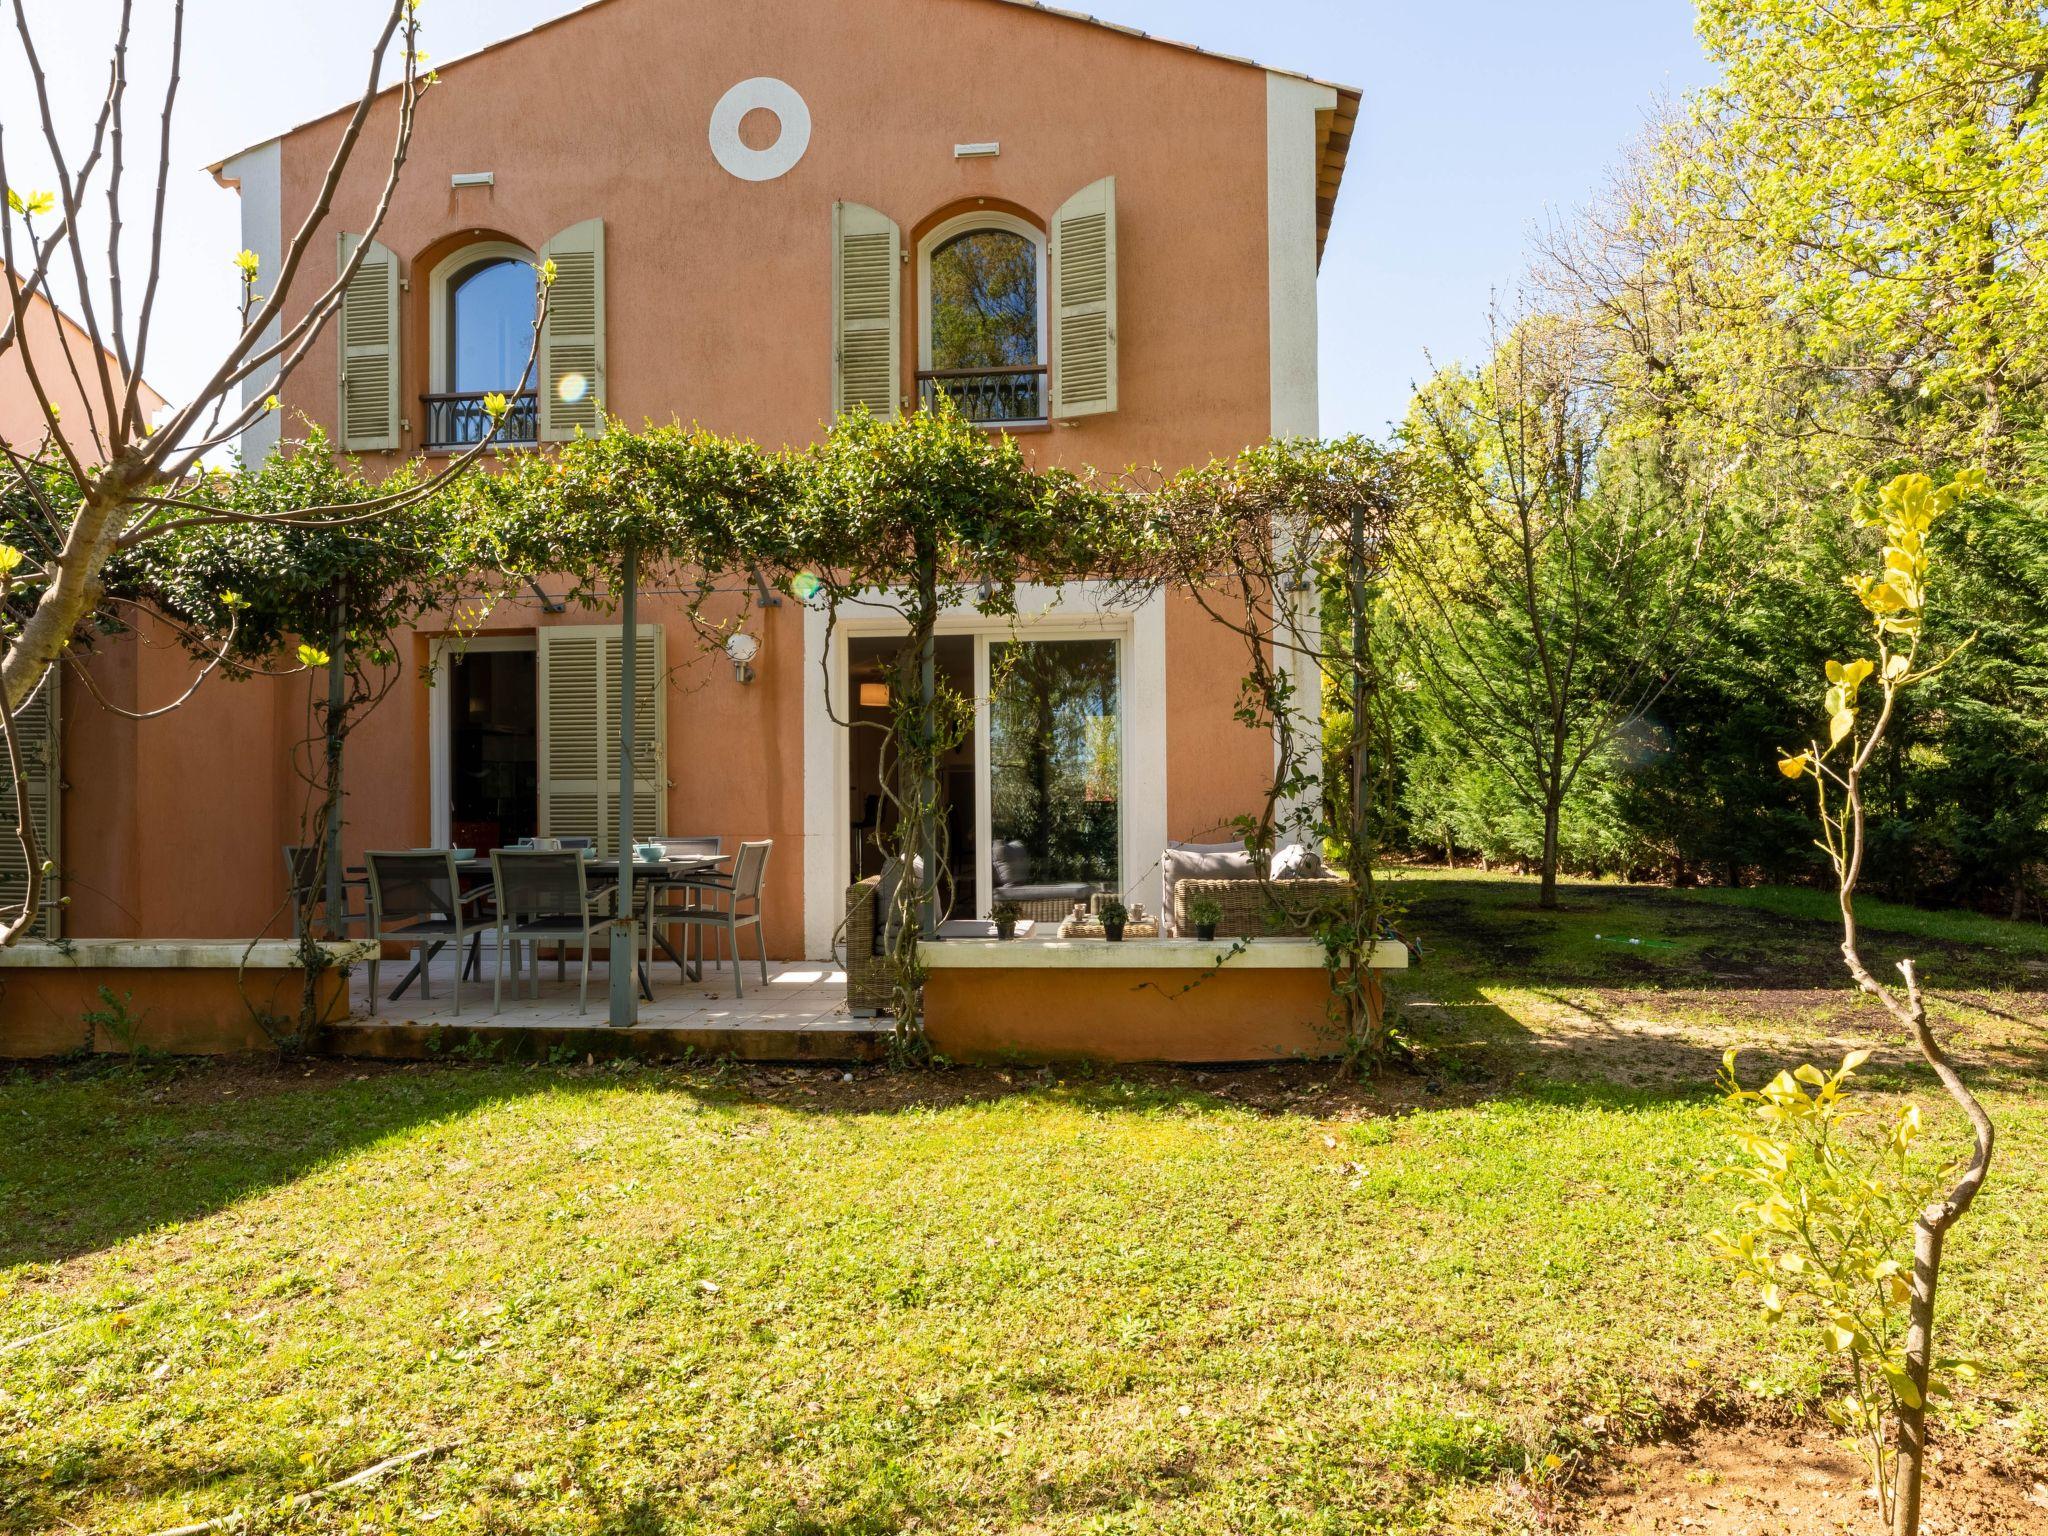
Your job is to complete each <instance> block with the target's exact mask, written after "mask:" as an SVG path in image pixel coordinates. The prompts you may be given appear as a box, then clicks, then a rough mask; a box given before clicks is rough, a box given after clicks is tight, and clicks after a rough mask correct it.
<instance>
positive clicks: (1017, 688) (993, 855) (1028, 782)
mask: <svg viewBox="0 0 2048 1536" xmlns="http://www.w3.org/2000/svg"><path fill="white" fill-rule="evenodd" d="M984 643H985V645H986V648H987V649H986V662H985V664H986V667H987V671H986V673H985V676H986V678H987V688H986V690H985V692H984V694H983V697H985V698H986V699H987V700H988V711H987V736H986V743H987V746H986V751H985V754H984V759H983V767H984V775H985V776H984V779H983V782H984V784H985V785H986V790H985V798H986V803H987V805H988V822H987V841H986V843H985V845H984V846H985V848H986V853H985V854H984V857H983V859H982V861H981V863H982V866H983V872H984V875H985V878H986V879H987V880H988V885H987V886H985V887H984V889H983V892H982V899H983V908H982V909H983V911H986V910H987V909H988V905H989V904H990V903H991V902H992V901H998V900H1012V901H1015V902H1017V904H1019V905H1020V906H1023V907H1024V908H1025V910H1026V913H1027V915H1030V916H1034V917H1040V918H1046V919H1050V918H1052V917H1055V916H1056V915H1057V912H1058V911H1059V910H1062V909H1064V908H1066V907H1070V906H1071V905H1072V904H1073V903H1074V902H1076V901H1086V900H1087V899H1088V898H1089V897H1090V896H1091V895H1093V894H1094V893H1095V892H1097V891H1117V890H1120V889H1121V888H1122V885H1123V874H1122V870H1123V862H1122V861H1123V832H1122V799H1123V700H1122V668H1121V664H1120V657H1119V654H1118V651H1119V647H1118V643H1117V641H1115V640H1113V639H1106V638H1087V639H1071V640H1011V639H1007V638H997V637H988V638H987V639H986V640H985V642H984Z"/></svg>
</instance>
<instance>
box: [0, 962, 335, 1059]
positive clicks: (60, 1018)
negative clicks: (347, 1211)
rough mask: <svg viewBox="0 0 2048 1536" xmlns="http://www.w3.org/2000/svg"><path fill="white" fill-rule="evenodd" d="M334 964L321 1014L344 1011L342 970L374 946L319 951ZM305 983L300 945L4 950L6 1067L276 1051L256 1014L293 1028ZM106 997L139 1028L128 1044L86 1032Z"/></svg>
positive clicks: (1, 1005) (323, 982) (0, 1003)
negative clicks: (126, 1055)
mask: <svg viewBox="0 0 2048 1536" xmlns="http://www.w3.org/2000/svg"><path fill="white" fill-rule="evenodd" d="M322 948H324V949H325V950H326V951H327V953H328V954H329V955H330V956H332V957H333V959H334V961H335V964H334V965H333V966H331V967H330V968H329V969H328V970H327V971H325V972H324V973H323V974H322V975H321V976H320V978H319V991H318V994H317V995H318V998H319V1003H320V1007H321V1011H322V1013H323V1014H325V1015H327V1016H329V1017H335V1016H340V1015H342V1014H345V1013H346V1011H347V1002H348V993H347V988H348V980H347V973H346V971H345V970H344V969H343V967H344V966H346V965H347V964H348V963H350V962H351V961H355V960H360V959H362V958H364V957H365V956H366V955H367V954H368V952H369V946H368V945H366V944H364V943H362V942H360V941H354V942H349V943H341V944H326V945H323V946H322ZM301 985H302V978H301V975H300V970H299V958H298V945H297V944H295V943H293V942H291V941H290V940H285V939H266V940H263V941H261V942H259V943H257V944H255V945H253V946H251V945H249V944H246V943H241V942H229V943H203V942H198V943H196V942H193V941H191V940H183V939H168V940H152V939H70V940H61V941H58V942H56V943H47V944H44V943H25V944H17V945H16V946H14V947H13V948H12V949H0V1058H23V1057H37V1056H64V1055H69V1054H72V1053H73V1052H82V1051H99V1052H106V1053H116V1054H118V1053H122V1052H127V1051H130V1050H133V1049H137V1048H140V1049H145V1050H150V1051H161V1052H164V1053H165V1054H168V1055H175V1056H198V1055H215V1054H220V1053H225V1052H231V1051H257V1050H267V1049H269V1048H271V1045H272V1042H271V1040H270V1038H269V1037H268V1036H267V1035H265V1034H264V1032H263V1029H262V1027H261V1026H260V1025H258V1024H257V1022H256V1018H255V1014H254V1012H253V1011H252V1010H256V1009H262V1010H265V1011H267V1012H270V1013H273V1014H278V1015H281V1016H283V1017H285V1018H288V1019H289V1018H295V1017H296V1016H297V1014H298V1011H299V1004H300V995H301ZM102 987H105V988H106V989H107V990H108V991H110V992H112V993H113V995H114V997H115V998H116V999H118V1000H121V1001H122V1002H123V1003H124V1005H125V1007H126V1009H127V1011H128V1014H129V1016H130V1017H131V1018H133V1019H134V1020H136V1028H135V1030H134V1038H133V1039H131V1040H122V1039H119V1038H117V1037H116V1036H115V1034H114V1032H113V1031H111V1030H109V1029H106V1028H104V1027H101V1028H95V1027H93V1026H92V1025H90V1024H88V1023H87V1022H86V1018H85V1016H86V1014H87V1013H88V1012H103V1011H105V1010H106V1009H107V1003H106V1000H105V999H104V998H103V997H102V996H101V994H100V989H101V988H102Z"/></svg>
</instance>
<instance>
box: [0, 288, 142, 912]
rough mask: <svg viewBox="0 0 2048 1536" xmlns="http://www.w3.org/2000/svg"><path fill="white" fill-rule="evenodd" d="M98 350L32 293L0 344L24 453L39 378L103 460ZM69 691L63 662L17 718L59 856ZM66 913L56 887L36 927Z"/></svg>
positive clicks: (8, 434) (2, 408) (34, 428)
mask: <svg viewBox="0 0 2048 1536" xmlns="http://www.w3.org/2000/svg"><path fill="white" fill-rule="evenodd" d="M12 292H13V289H12V286H11V285H10V284H9V283H8V282H7V281H6V278H5V272H4V269H0V296H10V297H6V298H5V299H4V302H0V329H4V328H5V326H6V323H7V320H8V319H9V318H11V314H12V309H13V302H12V298H11V294H12ZM96 350H97V349H96V348H95V347H94V345H93V341H92V337H91V336H90V334H88V333H87V331H86V329H85V327H84V326H82V325H80V324H79V323H78V322H77V321H76V320H74V319H72V318H71V317H70V316H69V315H67V314H65V313H64V311H63V310H62V309H60V308H59V307H58V306H57V305H55V304H53V303H51V302H50V300H49V299H48V298H46V297H45V296H44V295H43V294H42V293H41V292H40V291H39V292H36V293H33V294H30V295H29V296H28V302H27V304H26V305H25V306H24V308H23V313H22V317H21V330H20V333H19V335H17V336H15V337H13V338H12V339H11V341H10V344H9V345H8V346H7V348H6V350H4V351H0V442H4V443H6V444H8V445H9V446H11V447H13V448H15V449H16V450H17V451H19V452H21V453H24V454H26V453H32V452H34V451H35V449H36V447H37V446H38V445H39V444H41V443H42V442H43V440H44V436H45V434H46V431H47V428H48V423H47V421H46V420H45V418H44V416H43V405H42V398H41V397H39V395H38V388H37V386H38V385H40V387H41V396H46V397H47V398H48V399H49V401H50V403H51V405H53V406H55V407H56V409H57V411H58V413H59V414H60V416H61V417H62V419H63V420H64V421H65V422H66V423H67V424H68V425H69V426H70V427H71V429H72V432H71V441H72V444H73V447H74V449H75V450H76V451H77V452H78V453H79V454H80V455H81V457H83V458H85V459H87V460H88V461H90V462H93V463H98V462H102V461H103V460H104V457H105V455H104V453H103V452H95V451H94V450H95V448H96V447H99V446H100V445H99V443H98V434H97V424H98V423H99V422H100V421H102V420H103V419H104V415H103V413H104V407H103V406H101V405H100V404H99V403H98V401H97V400H96V399H89V398H88V397H87V395H86V393H85V391H84V387H83V381H84V380H87V379H92V378H94V377H95V375H94V373H93V369H92V364H91V363H90V362H89V361H88V359H90V358H91V357H92V355H93V354H94V352H95V351H96ZM105 360H106V364H107V368H108V371H109V373H110V374H111V375H112V376H113V377H115V378H117V379H118V378H121V377H122V371H121V365H120V360H119V359H118V358H116V357H115V356H114V355H113V353H111V352H108V353H106V354H105ZM73 364H75V366H76V367H77V369H78V372H77V373H76V374H74V373H73V371H72V365H73ZM31 366H33V367H34V368H35V370H36V372H35V378H34V379H33V380H32V379H31V378H30V374H29V369H30V367H31ZM136 397H137V400H138V401H139V403H140V405H141V407H142V412H143V419H144V420H152V419H154V418H155V417H156V415H157V413H158V412H159V411H161V410H162V409H163V408H164V398H163V396H161V395H159V394H158V393H157V392H156V391H155V390H153V389H151V388H150V387H149V385H148V383H147V382H144V383H141V384H139V385H138V386H137V389H136ZM64 694H65V687H64V678H63V676H62V673H61V669H60V670H55V671H52V672H51V673H50V675H49V677H48V678H47V679H46V680H45V682H44V684H43V686H42V687H41V688H40V689H38V690H37V692H36V695H35V697H34V698H32V699H31V700H30V701H29V703H28V704H27V706H26V707H25V708H24V709H23V710H22V711H21V713H20V714H19V715H18V716H17V717H16V720H15V729H16V730H17V731H18V732H19V733H20V736H21V747H22V767H23V769H24V771H25V772H26V773H27V775H28V779H29V808H30V815H31V816H32V818H33V820H34V825H35V831H36V841H37V844H38V846H39V848H40V849H41V851H42V852H43V853H44V854H45V855H46V856H47V857H49V858H51V859H53V860H57V861H59V862H61V861H62V859H63V857H64V851H65V850H64V846H63V830H64V828H63V818H62V816H61V814H60V811H61V805H62V801H63V794H64V789H63V783H62V774H61V764H62V739H63V729H64V722H65V721H66V718H67V715H70V714H76V713H78V712H79V710H80V709H81V708H86V707H90V705H89V704H85V705H81V704H80V703H78V702H73V703H71V704H69V705H68V706H67V704H66V703H65V699H64ZM10 826H11V823H10ZM26 885H27V881H26V877H25V870H24V867H23V864H22V858H21V849H20V846H19V844H17V843H16V842H15V840H14V839H13V838H12V837H11V836H9V837H5V838H0V891H7V890H12V891H14V892H16V893H17V894H16V897H15V899H16V902H17V903H19V901H20V895H19V893H20V892H21V891H23V890H25V889H26ZM63 916H64V914H63V913H62V912H61V911H60V910H59V909H58V908H57V906H56V905H55V897H54V894H53V895H52V897H51V898H50V901H49V902H47V903H46V904H45V909H44V913H43V916H42V918H41V919H40V921H39V922H38V925H37V927H36V928H35V929H34V930H33V931H34V932H36V933H38V934H56V933H58V932H60V931H62V928H63V926H64V924H63Z"/></svg>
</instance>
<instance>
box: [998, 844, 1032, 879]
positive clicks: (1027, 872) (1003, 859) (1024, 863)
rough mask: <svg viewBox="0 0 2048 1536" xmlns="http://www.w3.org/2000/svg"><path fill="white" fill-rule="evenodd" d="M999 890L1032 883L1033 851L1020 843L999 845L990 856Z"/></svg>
mask: <svg viewBox="0 0 2048 1536" xmlns="http://www.w3.org/2000/svg"><path fill="white" fill-rule="evenodd" d="M989 862H990V863H991V864H993V865H994V866H995V877H996V878H995V883H996V885H997V887H998V888H1000V887H1003V886H1011V885H1029V884H1030V883H1031V850H1030V849H1029V848H1026V847H1025V846H1024V845H1023V844H1022V843H1019V842H1014V841H1013V842H1007V843H997V844H996V848H995V852H994V853H992V854H991V855H990V856H989Z"/></svg>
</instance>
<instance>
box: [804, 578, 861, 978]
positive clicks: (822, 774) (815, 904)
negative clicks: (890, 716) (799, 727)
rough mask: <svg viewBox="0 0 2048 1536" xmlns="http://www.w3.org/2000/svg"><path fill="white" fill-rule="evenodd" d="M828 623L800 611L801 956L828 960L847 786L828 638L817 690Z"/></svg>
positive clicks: (835, 925)
mask: <svg viewBox="0 0 2048 1536" xmlns="http://www.w3.org/2000/svg"><path fill="white" fill-rule="evenodd" d="M827 629H828V621H827V618H826V613H825V609H824V607H823V606H822V605H821V604H809V603H807V604H805V605H804V650H803V667H804V672H803V686H802V689H801V690H800V691H801V693H802V695H803V701H804V955H805V957H806V958H807V959H811V960H829V959H831V958H832V935H833V934H834V933H836V932H837V931H838V929H839V921H840V919H841V917H843V916H844V915H845V907H846V887H847V886H848V885H849V884H851V883H852V882H851V880H850V879H849V877H848V869H847V858H846V848H845V842H846V839H845V829H844V828H843V827H842V826H841V825H840V823H841V822H843V821H845V820H846V799H845V796H844V795H840V796H839V798H838V799H837V800H836V801H835V800H834V799H833V796H834V795H835V794H837V793H838V788H837V787H838V786H839V785H842V784H847V783H851V782H852V781H851V780H850V779H849V778H848V777H847V769H846V730H845V728H844V727H842V726H839V725H836V724H834V723H833V721H834V717H835V716H837V718H838V719H841V720H843V719H845V718H846V642H845V637H844V635H840V634H835V635H834V636H833V650H834V652H835V654H834V656H833V657H832V665H831V666H830V667H828V668H826V669H825V672H824V674H823V676H824V680H825V683H826V687H827V688H829V689H830V690H831V691H830V694H829V695H828V694H827V692H826V689H825V688H820V687H819V686H818V684H819V680H820V672H819V665H820V662H821V660H822V659H823V658H824V656H825V637H826V633H827Z"/></svg>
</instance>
